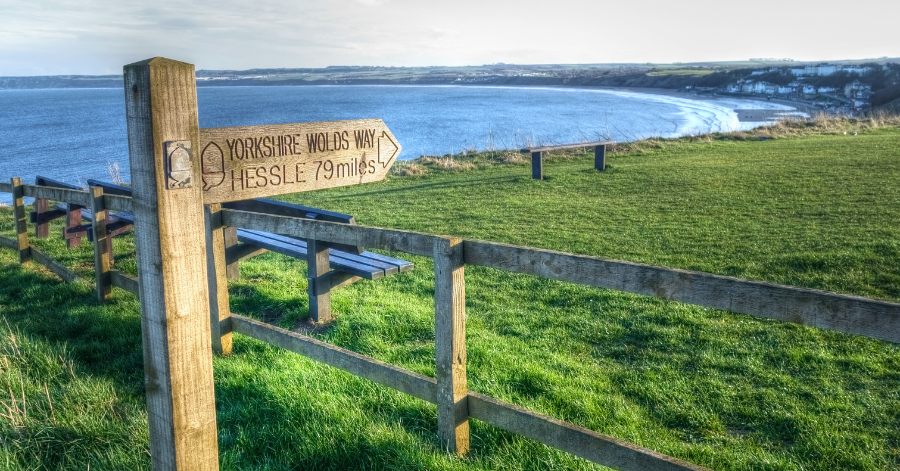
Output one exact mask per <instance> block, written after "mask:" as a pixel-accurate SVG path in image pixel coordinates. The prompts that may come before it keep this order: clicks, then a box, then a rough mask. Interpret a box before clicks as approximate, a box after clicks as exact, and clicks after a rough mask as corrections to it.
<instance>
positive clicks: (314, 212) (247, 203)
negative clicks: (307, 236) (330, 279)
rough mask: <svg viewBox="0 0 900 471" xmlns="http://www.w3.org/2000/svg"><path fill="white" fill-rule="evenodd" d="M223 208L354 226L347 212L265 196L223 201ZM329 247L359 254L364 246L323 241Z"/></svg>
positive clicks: (354, 223)
mask: <svg viewBox="0 0 900 471" xmlns="http://www.w3.org/2000/svg"><path fill="white" fill-rule="evenodd" d="M222 207H223V208H225V209H235V210H238V211H247V212H250V213H261V214H272V215H275V216H287V217H299V218H303V219H315V220H317V221H330V222H340V223H344V224H350V225H353V226H355V225H356V220H355V219H354V218H353V216H351V215H349V214H342V213H336V212H334V211H327V210H324V209H319V208H311V207H309V206H303V205H299V204H291V203H285V202H283V201H276V200H270V199H266V198H256V199H252V200H244V201H232V202H230V203H223V204H222ZM325 244H326V245H328V247H329V248H332V249H338V250H340V251H342V252H347V253H349V254H354V255H359V254H361V253H362V252H363V251H364V250H365V248H363V247H353V246H350V245H345V244H334V243H331V242H325Z"/></svg>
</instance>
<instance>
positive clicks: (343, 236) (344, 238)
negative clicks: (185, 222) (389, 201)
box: [222, 209, 440, 257]
mask: <svg viewBox="0 0 900 471" xmlns="http://www.w3.org/2000/svg"><path fill="white" fill-rule="evenodd" d="M222 224H224V225H226V226H232V227H241V228H244V229H253V230H258V231H264V232H272V233H275V234H282V235H287V236H293V237H300V238H303V239H314V240H321V241H326V242H336V243H339V244H347V245H356V246H360V247H376V248H379V249H382V250H395V251H398V252H406V253H411V254H415V255H424V256H426V257H431V256H432V255H433V250H434V243H435V241H436V240H438V239H440V237H437V236H433V235H428V234H421V233H418V232H409V231H399V230H395V229H381V228H375V227H366V226H351V225H349V224H341V223H337V222H328V221H316V220H313V219H298V218H292V217H287V216H273V215H269V214H262V213H251V212H247V211H237V210H233V209H223V210H222Z"/></svg>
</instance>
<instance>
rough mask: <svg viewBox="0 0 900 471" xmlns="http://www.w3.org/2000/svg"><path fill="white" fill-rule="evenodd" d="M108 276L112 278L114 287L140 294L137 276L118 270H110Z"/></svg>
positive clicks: (136, 294)
mask: <svg viewBox="0 0 900 471" xmlns="http://www.w3.org/2000/svg"><path fill="white" fill-rule="evenodd" d="M109 278H110V280H112V285H113V286H115V287H116V288H119V289H124V290H125V291H128V292H129V293H131V294H133V295H135V296H140V294H141V293H140V288H139V286H140V284H139V283H138V279H137V278H135V277H133V276H131V275H129V274H127V273H122V272H120V271H119V270H110V272H109Z"/></svg>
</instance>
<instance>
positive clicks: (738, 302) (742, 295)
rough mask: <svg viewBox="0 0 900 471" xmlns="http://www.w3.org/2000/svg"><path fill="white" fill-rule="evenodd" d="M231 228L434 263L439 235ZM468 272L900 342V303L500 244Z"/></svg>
mask: <svg viewBox="0 0 900 471" xmlns="http://www.w3.org/2000/svg"><path fill="white" fill-rule="evenodd" d="M222 219H223V223H224V224H225V225H229V226H230V225H236V226H239V227H248V228H252V229H258V230H263V231H267V232H274V233H278V234H284V235H289V236H294V237H301V238H315V239H318V240H324V241H328V242H338V243H346V244H358V245H363V246H367V247H375V248H379V249H384V250H397V251H401V252H408V253H414V254H418V255H425V256H429V257H430V256H431V255H432V254H431V251H430V247H431V244H433V241H434V240H435V239H437V238H438V237H437V236H431V235H426V234H420V233H415V232H407V231H395V230H391V229H380V228H371V227H366V226H348V225H346V224H340V223H334V222H324V221H315V220H297V219H292V218H288V217H284V216H270V215H267V214H259V213H248V212H244V211H235V210H227V209H225V210H222ZM463 247H464V249H463V251H464V260H465V263H466V264H467V265H480V266H486V267H491V268H496V269H499V270H505V271H512V272H517V273H525V274H530V275H536V276H541V277H545V278H552V279H555V280H560V281H568V282H572V283H579V284H585V285H590V286H596V287H599V288H609V289H614V290H619V291H626V292H629V293H636V294H642V295H646V296H654V297H658V298H662V299H668V300H672V301H681V302H685V303H688V304H696V305H700V306H705V307H711V308H714V309H724V310H728V311H732V312H737V313H743V314H750V315H755V316H762V317H768V318H771V319H777V320H780V321H785V322H792V323H797V324H804V325H809V326H813V327H818V328H822V329H829V330H836V331H838V332H844V333H848V334H856V335H863V336H866V337H871V338H875V339H879V340H887V341H890V342H895V343H900V304H898V303H893V302H889V301H880V300H874V299H869V298H864V297H861V296H852V295H846V294H838V293H830V292H827V291H820V290H815V289H808V288H796V287H793V286H785V285H778V284H774V283H764V282H758V281H748V280H742V279H739V278H733V277H728V276H721V275H713V274H709V273H702V272H693V271H688V270H679V269H674V268H662V267H654V266H650V265H643V264H639V263H632V262H624V261H619V260H607V259H603V258H598V257H590V256H586V255H576V254H570V253H565V252H555V251H552V250H544V249H536V248H532V247H520V246H514V245H506V244H499V243H495V242H480V241H470V240H466V241H464V242H463Z"/></svg>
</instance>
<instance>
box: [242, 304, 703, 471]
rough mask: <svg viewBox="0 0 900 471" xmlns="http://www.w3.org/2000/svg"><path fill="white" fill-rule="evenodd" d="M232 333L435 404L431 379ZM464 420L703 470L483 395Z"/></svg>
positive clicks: (662, 466) (289, 338) (601, 455)
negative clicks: (474, 420)
mask: <svg viewBox="0 0 900 471" xmlns="http://www.w3.org/2000/svg"><path fill="white" fill-rule="evenodd" d="M231 327H232V330H233V332H237V333H239V334H243V335H246V336H248V337H253V338H255V339H257V340H262V341H263V342H266V343H269V344H272V345H275V346H278V347H281V348H283V349H285V350H289V351H291V352H294V353H297V354H300V355H303V356H305V357H308V358H311V359H313V360H317V361H321V362H322V363H325V364H328V365H330V366H333V367H335V368H338V369H341V370H344V371H347V372H349V373H351V374H353V375H356V376H359V377H362V378H366V379H369V380H371V381H374V382H376V383H379V384H383V385H385V386H388V387H390V388H393V389H396V390H398V391H401V392H404V393H406V394H409V395H411V396H414V397H417V398H419V399H422V400H423V401H427V402H430V403H432V404H437V382H436V381H435V379H434V378H429V377H428V376H422V375H420V374H417V373H413V372H412V371H408V370H405V369H403V368H399V367H396V366H394V365H391V364H388V363H384V362H381V361H378V360H376V359H374V358H370V357H367V356H365V355H360V354H358V353H356V352H353V351H350V350H346V349H343V348H340V347H336V346H334V345H331V344H327V343H325V342H322V341H319V340H316V339H314V338H311V337H307V336H305V335H302V334H298V333H296V332H291V331H288V330H284V329H281V328H278V327H275V326H271V325H269V324H265V323H263V322H259V321H256V320H253V319H250V318H247V317H243V316H239V315H236V314H232V315H231ZM466 400H467V401H468V415H469V417H473V418H476V419H479V420H483V421H485V422H487V423H489V424H491V425H494V426H496V427H499V428H502V429H504V430H507V431H510V432H514V433H518V434H520V435H523V436H525V437H528V438H532V439H535V440H537V441H539V442H542V443H545V444H547V445H550V446H553V447H555V448H558V449H560V450H563V451H566V452H569V453H572V454H574V455H576V456H580V457H582V458H585V459H588V460H591V461H593V462H595V463H598V464H602V465H604V466H610V467H613V468H616V469H621V470H634V471H644V470H659V471H669V470H673V471H674V470H705V469H706V468H704V467H702V466H697V465H694V464H691V463H688V462H686V461H682V460H679V459H676V458H672V457H670V456H666V455H663V454H662V453H657V452H655V451H653V450H649V449H647V448H642V447H639V446H636V445H633V444H631V443H628V442H625V441H622V440H618V439H615V438H613V437H610V436H607V435H603V434H601V433H597V432H594V431H592V430H589V429H586V428H583V427H578V426H575V425H572V424H569V423H566V422H563V421H561V420H557V419H553V418H550V417H547V416H544V415H540V414H536V413H534V412H531V411H528V410H526V409H523V408H521V407H517V406H514V405H511V404H506V403H503V402H501V401H498V400H496V399H494V398H491V397H488V396H485V395H483V394H478V393H473V392H471V391H470V392H469V393H468V395H467V397H466Z"/></svg>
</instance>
